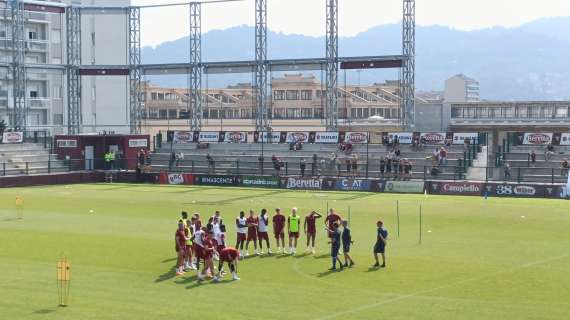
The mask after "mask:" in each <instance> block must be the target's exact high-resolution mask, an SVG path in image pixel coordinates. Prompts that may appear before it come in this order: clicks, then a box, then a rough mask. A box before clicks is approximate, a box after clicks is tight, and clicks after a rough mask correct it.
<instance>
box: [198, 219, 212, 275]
mask: <svg viewBox="0 0 570 320" xmlns="http://www.w3.org/2000/svg"><path fill="white" fill-rule="evenodd" d="M202 232H204V236H203V238H202V250H201V251H202V252H201V257H202V259H204V269H203V270H202V272H201V273H198V282H200V281H202V280H204V279H205V278H206V276H208V274H213V273H214V261H213V258H214V251H215V248H214V241H213V238H212V237H213V234H212V230H207V229H206V228H202Z"/></svg>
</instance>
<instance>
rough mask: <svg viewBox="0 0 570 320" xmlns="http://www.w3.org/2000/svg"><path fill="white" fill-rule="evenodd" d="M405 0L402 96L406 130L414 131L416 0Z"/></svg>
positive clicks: (403, 122)
mask: <svg viewBox="0 0 570 320" xmlns="http://www.w3.org/2000/svg"><path fill="white" fill-rule="evenodd" d="M403 1H404V17H403V20H402V21H403V25H402V54H403V56H404V65H403V68H402V97H403V101H402V104H403V106H402V107H403V115H402V125H403V127H404V130H408V131H413V129H414V127H415V108H416V107H415V104H416V101H415V99H416V98H415V73H416V0H403Z"/></svg>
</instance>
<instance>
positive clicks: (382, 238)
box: [374, 221, 388, 268]
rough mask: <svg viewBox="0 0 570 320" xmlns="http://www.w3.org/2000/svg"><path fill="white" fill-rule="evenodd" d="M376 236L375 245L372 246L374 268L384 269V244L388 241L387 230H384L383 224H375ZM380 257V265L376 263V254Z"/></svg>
mask: <svg viewBox="0 0 570 320" xmlns="http://www.w3.org/2000/svg"><path fill="white" fill-rule="evenodd" d="M376 227H377V228H378V230H377V235H376V245H374V259H375V260H376V263H375V264H374V267H380V268H384V267H386V255H385V252H386V242H387V241H388V230H386V229H384V222H382V221H378V222H376ZM379 253H380V254H381V255H382V265H380V263H379V262H378V254H379Z"/></svg>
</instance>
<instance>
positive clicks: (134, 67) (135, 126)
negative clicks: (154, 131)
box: [128, 7, 143, 134]
mask: <svg viewBox="0 0 570 320" xmlns="http://www.w3.org/2000/svg"><path fill="white" fill-rule="evenodd" d="M128 15H129V19H128V23H129V69H130V70H129V124H130V128H131V133H132V134H140V133H141V132H142V112H143V110H142V106H143V105H142V102H143V101H142V100H143V95H142V92H141V84H142V71H141V9H140V8H138V7H130V8H129V9H128Z"/></svg>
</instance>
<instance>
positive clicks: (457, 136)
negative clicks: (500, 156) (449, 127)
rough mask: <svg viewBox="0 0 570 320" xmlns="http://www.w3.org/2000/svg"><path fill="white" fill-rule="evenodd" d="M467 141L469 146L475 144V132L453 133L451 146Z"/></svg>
mask: <svg viewBox="0 0 570 320" xmlns="http://www.w3.org/2000/svg"><path fill="white" fill-rule="evenodd" d="M466 139H467V140H469V143H470V144H473V142H475V144H477V142H478V141H479V134H478V133H477V132H455V133H453V144H464V143H465V140H466Z"/></svg>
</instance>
